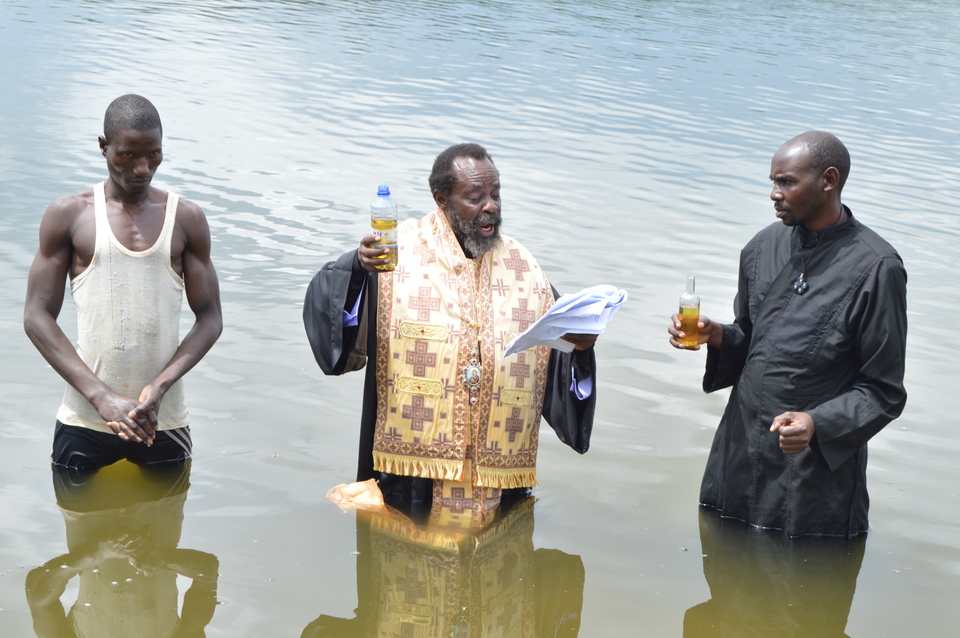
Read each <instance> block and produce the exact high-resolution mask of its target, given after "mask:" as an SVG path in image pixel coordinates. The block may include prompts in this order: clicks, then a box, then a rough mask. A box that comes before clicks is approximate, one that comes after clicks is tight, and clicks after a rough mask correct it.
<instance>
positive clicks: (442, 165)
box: [430, 143, 493, 197]
mask: <svg viewBox="0 0 960 638" xmlns="http://www.w3.org/2000/svg"><path fill="white" fill-rule="evenodd" d="M460 157H470V158H472V159H475V160H490V163H491V164H493V158H492V157H490V153H488V152H487V149H485V148H483V147H482V146H480V145H479V144H473V143H466V144H454V145H453V146H451V147H450V148H448V149H447V150H445V151H443V152H442V153H440V154H439V155H437V159H435V160H433V170H432V171H431V172H430V192H431V193H433V192H435V191H440V194H441V195H443V196H444V197H449V196H450V193H451V191H453V185H454V184H455V183H456V182H457V173H456V169H455V168H454V166H453V162H454V160H456V159H457V158H460Z"/></svg>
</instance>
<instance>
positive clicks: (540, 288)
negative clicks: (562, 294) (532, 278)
mask: <svg viewBox="0 0 960 638" xmlns="http://www.w3.org/2000/svg"><path fill="white" fill-rule="evenodd" d="M533 293H534V294H535V295H537V296H538V297H542V296H544V295H545V294H547V293H550V294H553V291H552V290H550V286H548V285H546V284H545V283H543V282H541V281H538V282H537V283H535V284H533Z"/></svg>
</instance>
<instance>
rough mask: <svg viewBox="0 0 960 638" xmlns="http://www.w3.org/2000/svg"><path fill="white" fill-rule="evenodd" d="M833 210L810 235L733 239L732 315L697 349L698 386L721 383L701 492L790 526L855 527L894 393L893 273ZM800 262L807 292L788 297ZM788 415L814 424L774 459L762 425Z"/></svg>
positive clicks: (899, 345) (771, 437)
mask: <svg viewBox="0 0 960 638" xmlns="http://www.w3.org/2000/svg"><path fill="white" fill-rule="evenodd" d="M845 212H846V214H847V216H846V219H845V220H844V221H841V222H839V223H837V224H835V225H834V226H831V227H829V228H827V229H825V230H823V231H820V233H822V234H815V233H810V232H809V231H807V230H806V229H804V228H803V227H801V226H797V227H793V228H790V227H787V226H784V225H783V224H781V223H779V222H778V223H775V224H773V225H771V226H769V227H767V228H766V229H764V230H762V231H761V232H760V233H758V234H757V235H756V236H755V237H754V238H753V239H752V240H751V241H750V242H749V243H748V244H747V245H746V246H745V247H744V249H743V251H742V252H741V256H740V282H739V287H738V291H737V298H736V301H735V303H734V308H735V313H736V321H735V323H733V324H729V325H725V326H723V340H722V345H721V347H720V348H719V349H717V348H708V352H707V364H706V373H705V375H704V378H703V389H704V391H706V392H713V391H716V390H719V389H722V388H727V387H731V386H732V388H733V389H732V392H731V394H730V399H729V401H728V403H727V407H726V410H725V411H724V414H723V418H722V419H721V422H720V426H719V427H718V429H717V433H716V436H715V438H714V442H713V447H712V449H711V451H710V457H709V459H708V461H707V467H706V471H705V472H704V477H703V483H702V485H701V492H700V502H701V503H702V504H704V505H708V506H711V507H714V508H716V509H718V510H719V511H720V512H721V513H722V514H723V515H724V516H728V517H733V518H737V519H740V520H743V521H746V522H748V523H750V524H752V525H756V526H759V527H765V528H774V529H780V530H783V531H785V532H786V533H787V534H790V535H805V534H815V535H839V536H852V535H855V534H858V533H860V532H863V531H865V530H866V529H867V527H868V521H867V510H868V506H869V498H868V495H867V487H866V467H867V441H869V440H870V438H871V437H873V436H874V435H875V434H876V433H877V432H879V431H880V430H881V429H882V428H883V427H884V426H885V425H886V424H887V423H889V422H890V421H891V420H893V419H895V418H896V417H897V416H899V415H900V413H901V411H902V410H903V406H904V404H905V403H906V390H905V389H904V386H903V371H904V352H905V348H906V332H907V319H906V280H907V276H906V272H905V270H904V268H903V263H902V261H901V259H900V256H899V255H898V254H897V253H896V251H895V250H894V249H893V248H892V247H891V246H890V245H889V244H888V243H887V242H885V241H884V240H883V239H881V238H880V236H879V235H877V234H876V233H874V232H873V231H872V230H870V229H869V228H867V227H866V226H864V225H863V224H861V223H859V222H858V221H857V220H856V219H854V218H853V216H852V214H851V213H850V211H849V209H846V208H845ZM801 250H802V251H803V257H801ZM804 261H805V262H806V268H805V278H806V281H807V282H808V284H809V289H808V290H807V292H806V293H805V294H803V295H799V294H797V293H796V292H795V291H794V289H793V282H794V281H795V280H796V279H797V277H798V275H799V274H800V273H801V272H803V271H804V268H803V262H804ZM787 411H798V412H806V413H808V414H809V415H810V416H811V417H812V418H813V421H814V426H815V434H814V437H813V440H812V442H811V446H810V448H809V449H808V450H806V451H804V452H802V453H800V454H795V455H785V454H784V453H783V452H782V451H781V450H780V447H779V435H778V434H776V433H773V432H770V431H769V429H770V425H771V424H772V422H773V418H774V417H775V416H777V415H779V414H781V413H783V412H787Z"/></svg>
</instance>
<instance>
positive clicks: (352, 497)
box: [327, 479, 386, 512]
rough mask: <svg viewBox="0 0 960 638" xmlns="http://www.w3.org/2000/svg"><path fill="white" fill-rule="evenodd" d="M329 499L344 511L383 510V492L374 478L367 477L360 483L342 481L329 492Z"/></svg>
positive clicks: (384, 508)
mask: <svg viewBox="0 0 960 638" xmlns="http://www.w3.org/2000/svg"><path fill="white" fill-rule="evenodd" d="M327 500H329V501H333V502H334V503H336V504H337V507H339V508H340V509H342V510H343V511H347V510H351V509H359V510H366V511H368V512H383V511H385V510H386V506H385V505H384V504H383V494H382V493H381V492H380V488H379V487H378V486H377V482H376V480H374V479H367V480H366V481H361V482H359V483H349V484H347V483H341V484H340V485H337V486H336V487H333V488H331V489H330V491H329V492H327Z"/></svg>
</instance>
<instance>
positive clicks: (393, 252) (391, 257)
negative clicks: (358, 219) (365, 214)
mask: <svg viewBox="0 0 960 638" xmlns="http://www.w3.org/2000/svg"><path fill="white" fill-rule="evenodd" d="M370 228H371V229H372V230H373V234H374V235H379V236H380V239H379V241H377V242H375V243H374V244H373V245H374V246H375V247H376V248H389V249H390V253H389V254H387V255H384V256H383V257H382V259H383V260H384V262H383V265H382V266H378V267H377V268H378V269H379V270H393V269H394V268H396V267H397V220H396V219H371V220H370Z"/></svg>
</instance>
